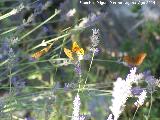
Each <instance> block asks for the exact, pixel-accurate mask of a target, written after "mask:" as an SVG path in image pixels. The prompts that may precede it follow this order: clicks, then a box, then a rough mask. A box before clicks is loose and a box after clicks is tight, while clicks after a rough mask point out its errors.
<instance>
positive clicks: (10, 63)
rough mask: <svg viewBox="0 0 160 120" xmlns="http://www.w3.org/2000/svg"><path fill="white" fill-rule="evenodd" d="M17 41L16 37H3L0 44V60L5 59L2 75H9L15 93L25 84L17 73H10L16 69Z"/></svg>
mask: <svg viewBox="0 0 160 120" xmlns="http://www.w3.org/2000/svg"><path fill="white" fill-rule="evenodd" d="M18 41H19V39H18V37H10V38H6V39H4V41H3V42H2V44H1V47H0V49H1V57H0V60H1V61H6V62H7V64H6V68H7V69H6V70H7V71H4V72H3V73H4V74H3V76H4V77H6V76H10V82H11V84H12V85H13V86H14V87H15V91H16V93H19V92H20V91H21V90H22V88H24V86H25V82H24V81H23V80H22V79H21V77H20V76H18V75H12V76H11V74H12V73H14V72H16V71H17V70H18V62H19V57H18V56H17V53H18V51H16V49H15V47H14V46H15V45H16V44H17V42H18Z"/></svg>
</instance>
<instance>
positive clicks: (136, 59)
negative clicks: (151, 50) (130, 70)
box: [123, 52, 147, 66]
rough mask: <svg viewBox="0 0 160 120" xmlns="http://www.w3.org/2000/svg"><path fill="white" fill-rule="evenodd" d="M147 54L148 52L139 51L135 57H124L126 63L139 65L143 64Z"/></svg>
mask: <svg viewBox="0 0 160 120" xmlns="http://www.w3.org/2000/svg"><path fill="white" fill-rule="evenodd" d="M146 56H147V54H146V53H143V52H142V53H139V54H138V55H137V56H135V57H131V56H128V55H127V56H124V57H123V61H124V62H125V63H127V64H128V65H131V66H139V65H141V64H142V62H143V61H144V59H145V57H146Z"/></svg>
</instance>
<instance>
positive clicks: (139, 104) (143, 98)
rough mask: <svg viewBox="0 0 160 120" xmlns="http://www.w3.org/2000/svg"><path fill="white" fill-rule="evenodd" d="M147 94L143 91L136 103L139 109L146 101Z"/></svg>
mask: <svg viewBox="0 0 160 120" xmlns="http://www.w3.org/2000/svg"><path fill="white" fill-rule="evenodd" d="M146 94H147V92H146V91H145V90H143V92H142V93H141V95H140V96H138V100H137V101H136V102H135V103H134V104H135V105H136V106H137V107H139V106H142V105H143V103H144V100H145V99H146V97H147V96H146Z"/></svg>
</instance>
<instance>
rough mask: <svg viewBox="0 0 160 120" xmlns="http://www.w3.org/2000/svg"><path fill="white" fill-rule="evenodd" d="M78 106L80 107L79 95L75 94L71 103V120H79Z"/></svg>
mask: <svg viewBox="0 0 160 120" xmlns="http://www.w3.org/2000/svg"><path fill="white" fill-rule="evenodd" d="M80 105H81V102H80V97H79V94H78V93H77V95H76V97H75V98H74V101H73V113H72V119H71V120H79V112H80Z"/></svg>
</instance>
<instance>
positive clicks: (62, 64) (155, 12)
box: [0, 0, 160, 120]
mask: <svg viewBox="0 0 160 120" xmlns="http://www.w3.org/2000/svg"><path fill="white" fill-rule="evenodd" d="M121 1H122V2H127V1H124V0H121ZM135 1H136V2H138V0H135ZM84 2H85V1H83V0H81V1H80V0H0V110H1V111H0V116H1V117H0V118H1V119H2V120H10V119H11V118H12V119H13V120H14V119H15V120H21V119H22V120H23V119H26V120H69V119H71V115H72V110H73V109H72V103H73V100H74V96H75V95H76V89H77V84H78V76H77V75H76V73H75V71H74V66H73V65H70V64H67V65H66V59H68V58H67V56H66V55H65V54H64V52H63V48H64V47H66V48H71V46H72V42H71V41H73V39H72V37H73V36H74V40H76V41H77V42H78V44H79V45H80V46H81V47H82V48H84V50H85V51H86V53H87V51H88V50H89V46H90V44H91V40H90V37H91V36H92V29H95V28H96V29H99V41H100V42H99V45H98V46H97V47H98V49H99V54H97V55H96V56H95V57H94V59H95V60H93V64H92V68H91V70H90V72H89V73H88V81H87V85H86V87H87V89H86V90H85V91H84V92H83V93H80V96H81V113H82V114H84V115H85V116H86V120H105V119H106V118H107V116H108V115H109V113H110V110H109V106H110V104H111V91H112V88H113V82H114V81H115V80H116V79H117V77H122V78H125V77H126V75H127V74H128V73H129V68H128V67H127V66H124V65H123V64H120V63H119V62H118V61H119V60H120V61H122V58H123V56H124V55H130V56H136V55H137V54H138V53H141V52H145V53H146V54H147V57H146V58H145V60H144V62H143V63H142V64H141V65H140V66H138V71H139V72H145V71H150V72H151V74H152V75H153V76H154V77H155V78H157V79H158V78H159V77H160V60H159V58H160V29H159V28H160V1H158V0H157V1H155V4H153V3H152V2H151V3H148V4H144V5H140V4H135V5H133V4H130V5H126V4H123V5H119V4H112V3H111V2H110V1H109V0H106V1H104V2H105V3H106V4H104V5H100V4H99V3H98V2H97V1H96V0H92V3H91V4H84ZM93 2H94V4H93ZM128 2H129V1H128ZM14 10H17V11H16V14H12V13H13V11H14ZM14 12H15V11H14ZM79 27H81V28H79ZM42 41H44V42H42ZM46 41H49V42H50V43H52V42H54V44H53V46H52V47H51V49H50V50H49V51H48V52H47V53H46V54H45V55H43V56H42V57H40V58H39V59H33V58H32V57H31V55H32V54H34V53H35V52H37V51H40V50H41V49H43V48H44V47H46ZM49 42H48V43H49ZM42 43H43V44H42ZM89 66H90V60H86V61H85V60H84V61H82V66H81V67H82V78H83V79H85V77H86V74H87V71H88V68H89ZM158 89H159V88H158V87H157V88H156V90H155V92H154V93H153V101H152V102H153V104H152V110H151V113H150V116H151V117H150V120H160V114H159V113H160V105H159V102H160V97H159V96H160V94H159V92H158ZM129 103H132V101H129ZM129 103H127V106H126V108H125V110H124V112H123V113H122V115H121V116H120V119H122V120H128V119H129V118H132V116H133V114H134V112H135V107H134V106H133V104H129ZM149 106H150V96H148V98H147V100H146V103H145V104H144V106H143V107H141V108H140V109H139V110H138V113H137V114H136V118H135V119H136V120H143V119H145V116H146V115H147V114H148V110H149Z"/></svg>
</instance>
